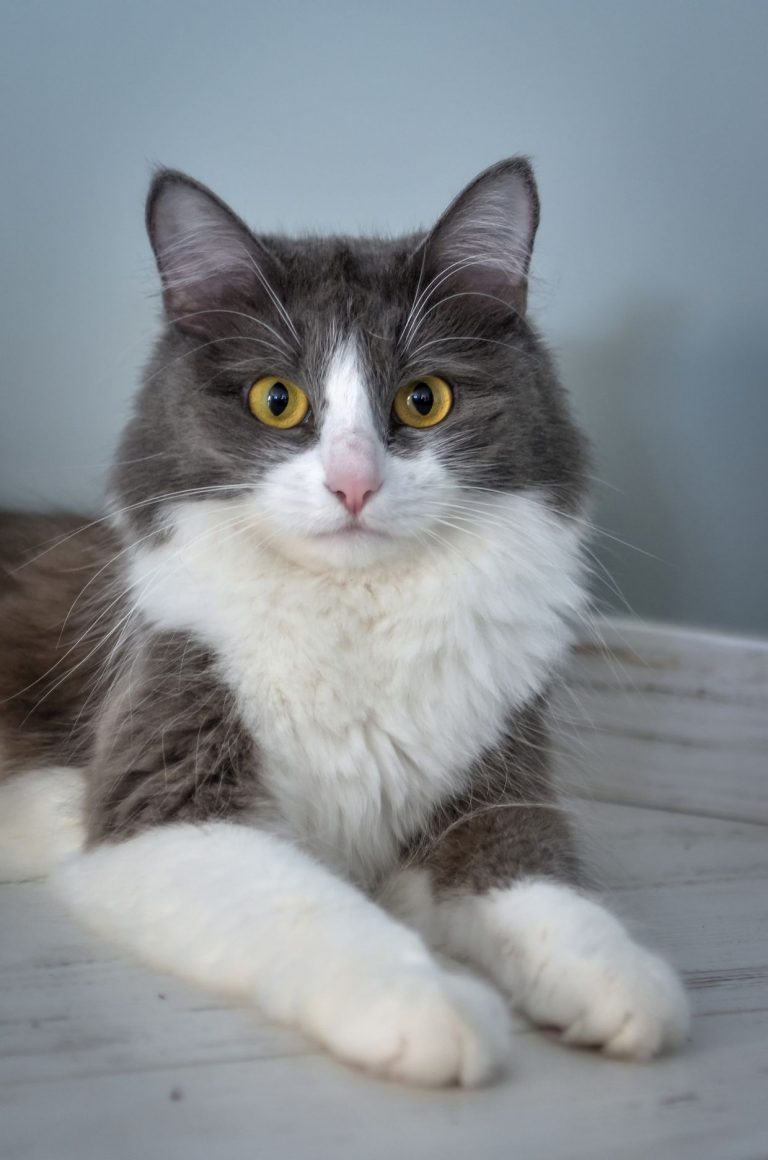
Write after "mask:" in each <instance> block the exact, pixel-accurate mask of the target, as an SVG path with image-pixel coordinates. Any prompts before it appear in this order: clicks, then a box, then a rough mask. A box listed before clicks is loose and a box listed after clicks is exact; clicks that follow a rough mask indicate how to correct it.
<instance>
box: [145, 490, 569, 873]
mask: <svg viewBox="0 0 768 1160" xmlns="http://www.w3.org/2000/svg"><path fill="white" fill-rule="evenodd" d="M238 502H242V501H231V502H230V503H227V504H214V503H210V502H201V503H198V504H190V505H187V506H184V507H181V508H179V510H178V512H177V513H176V521H175V530H174V533H173V536H172V537H171V539H170V540H169V541H168V542H167V543H166V544H165V545H164V546H162V547H158V548H153V549H151V550H150V551H140V552H138V553H137V554H136V555H135V557H134V559H133V563H132V570H133V577H132V579H133V582H134V584H135V585H136V592H137V597H138V604H139V606H140V607H141V608H142V610H143V612H144V614H145V616H147V617H148V618H149V619H150V620H151V621H152V623H154V624H155V625H156V626H157V627H159V628H163V629H174V630H181V631H189V632H192V633H194V634H195V635H196V636H198V637H199V638H200V639H202V640H203V641H204V642H205V643H206V644H207V645H208V646H209V647H211V648H212V649H213V650H214V651H215V653H216V655H217V656H218V658H219V663H220V669H221V673H222V676H223V678H224V679H225V680H226V681H227V682H228V683H229V685H230V686H231V688H233V690H234V691H235V692H236V694H237V697H238V700H239V704H240V709H241V712H242V715H243V718H244V720H245V722H246V723H247V725H248V727H249V728H250V729H251V730H252V731H253V733H254V735H255V737H256V738H257V741H258V746H259V750H260V753H261V758H262V763H263V768H262V777H263V779H264V783H265V784H266V786H267V787H268V788H269V791H270V794H271V796H272V797H273V798H274V800H275V802H276V806H277V811H278V814H279V818H280V823H281V824H282V825H284V826H285V827H287V828H288V829H289V830H290V832H291V833H292V834H293V836H294V837H295V838H297V839H298V840H300V841H301V842H303V843H304V844H306V845H307V846H308V847H310V848H311V849H313V850H314V851H315V852H316V853H317V854H318V855H319V856H321V857H322V858H324V859H325V860H326V861H327V862H329V863H331V864H335V865H339V866H342V867H343V868H344V869H345V871H346V872H347V873H348V874H352V875H353V876H355V877H357V878H359V879H361V880H363V881H365V880H370V879H371V878H372V877H373V876H375V875H376V874H377V873H380V872H381V871H382V870H384V869H385V868H386V867H387V866H388V865H389V864H390V863H391V860H392V859H393V857H394V855H395V853H396V850H397V848H398V846H399V844H400V843H401V841H403V840H404V839H405V838H406V837H407V836H408V835H409V834H411V833H413V832H414V831H415V830H416V829H417V827H418V826H419V825H420V824H421V823H423V822H424V821H425V819H426V817H427V816H428V814H429V812H430V811H431V809H432V808H433V807H434V805H435V803H436V802H437V801H438V800H439V799H440V798H442V797H444V796H445V795H446V794H447V793H450V792H452V791H454V790H456V789H458V788H460V787H461V785H462V784H463V779H464V777H465V775H466V772H467V770H468V767H469V765H470V764H471V762H472V761H473V759H475V758H476V757H478V756H479V754H480V753H481V752H482V751H483V750H485V749H487V748H488V747H489V746H492V745H493V744H494V742H496V741H497V740H498V738H499V735H500V733H501V730H502V729H503V726H504V722H505V719H506V717H507V715H508V713H509V711H510V709H512V708H514V707H515V706H519V705H522V704H525V703H526V702H527V701H529V700H530V698H531V697H532V696H533V695H534V694H535V693H536V692H537V691H539V690H540V689H541V688H542V686H543V685H544V684H545V683H546V681H547V680H548V678H549V677H550V676H551V674H552V670H553V667H554V666H555V665H556V664H557V662H558V660H559V659H560V656H561V654H562V652H563V650H564V648H565V647H566V645H567V643H568V629H567V624H566V619H565V618H567V617H568V616H569V615H570V614H573V613H574V612H576V611H577V610H578V609H579V607H580V605H581V600H582V597H581V588H580V584H579V563H578V560H579V551H578V532H577V530H576V527H575V525H571V524H569V523H566V521H564V520H562V519H561V518H560V517H558V516H555V515H554V514H553V513H551V512H550V511H549V510H548V509H546V508H545V507H544V505H543V504H542V503H541V502H539V501H537V500H536V499H535V498H533V497H526V496H521V495H515V496H509V497H507V499H506V500H505V503H506V504H507V506H508V511H507V512H506V518H505V519H504V521H503V531H500V530H499V528H501V526H502V525H501V523H499V525H498V526H495V528H494V531H493V534H492V535H489V534H487V533H486V534H484V535H483V534H477V533H474V534H473V535H469V534H462V533H458V535H457V539H456V540H455V541H454V543H453V544H447V543H446V545H445V547H440V548H437V549H436V550H435V551H434V552H426V553H425V552H423V551H420V552H419V553H418V555H414V557H413V558H411V559H410V560H408V561H407V562H406V563H403V562H399V563H397V564H389V565H385V566H382V567H381V569H380V570H377V571H376V573H375V574H372V573H371V572H348V573H346V574H345V575H335V576H331V577H329V576H328V575H317V574H314V573H312V572H310V571H308V570H306V569H303V568H299V567H298V566H296V565H293V564H291V563H288V562H287V561H285V560H283V559H282V558H280V557H278V556H276V555H274V554H272V553H270V552H266V551H264V550H263V549H261V548H260V547H259V545H258V536H257V535H256V534H255V533H253V532H241V533H238V534H236V535H233V534H232V531H231V526H230V521H231V519H232V517H233V515H236V514H237V512H236V508H237V503H238ZM217 526H221V527H223V528H224V529H229V530H224V531H223V532H222V533H221V534H220V535H217V534H216V533H215V531H214V529H215V528H216V527H217Z"/></svg>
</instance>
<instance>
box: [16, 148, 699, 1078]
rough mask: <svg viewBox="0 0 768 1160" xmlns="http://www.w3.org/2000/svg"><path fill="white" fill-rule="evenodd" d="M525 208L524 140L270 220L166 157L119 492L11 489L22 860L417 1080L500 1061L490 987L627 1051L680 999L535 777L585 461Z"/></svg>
mask: <svg viewBox="0 0 768 1160" xmlns="http://www.w3.org/2000/svg"><path fill="white" fill-rule="evenodd" d="M538 216H539V202H538V194H537V190H536V185H535V180H534V175H533V171H532V168H531V166H530V164H529V163H528V162H527V161H526V160H525V159H522V158H519V157H514V158H511V159H508V160H505V161H502V162H500V163H498V164H496V165H494V166H492V167H491V168H490V169H488V170H486V171H485V172H483V173H482V174H480V176H479V177H477V178H476V179H475V180H474V181H473V182H472V183H471V184H470V185H469V186H468V187H467V188H466V189H464V190H463V192H462V193H460V194H459V196H458V197H457V198H456V199H455V200H454V201H453V202H452V203H451V204H450V206H449V207H448V209H447V210H446V211H445V213H444V214H443V215H442V217H440V219H439V220H438V222H437V224H436V225H435V226H434V227H433V228H432V229H431V230H429V231H427V232H421V233H416V234H413V235H409V236H405V237H398V238H395V239H382V238H352V237H311V236H307V237H299V238H289V237H284V236H264V235H257V234H254V233H252V232H251V230H250V229H249V228H248V227H247V226H246V225H245V224H244V223H243V221H242V220H241V219H240V218H238V217H237V216H235V214H234V213H233V212H232V211H231V210H230V209H229V208H228V207H227V206H226V205H225V204H224V203H223V202H222V201H221V200H220V199H219V198H218V197H217V196H215V194H213V193H212V192H211V191H209V190H208V189H207V188H206V187H204V186H203V185H201V184H199V183H198V182H196V181H194V180H192V179H191V178H189V177H187V176H185V175H183V174H182V173H179V172H176V171H173V170H161V171H159V172H158V173H157V174H156V175H155V177H154V180H153V182H152V185H151V189H150V192H149V196H148V201H147V227H148V232H149V237H150V240H151V243H152V246H153V249H154V253H155V256H156V259H157V264H158V269H159V273H160V278H161V284H162V294H163V306H164V327H163V332H162V334H161V336H160V338H159V341H158V342H157V345H156V347H155V350H154V354H153V355H152V357H151V361H150V362H149V365H148V369H147V371H146V374H145V377H144V382H143V385H142V387H141V390H140V392H139V395H138V399H137V402H136V405H135V410H134V412H133V415H132V417H131V419H130V421H129V423H128V425H127V428H126V430H125V433H124V435H123V437H122V440H121V443H120V447H119V451H118V453H117V456H116V460H115V463H114V467H113V470H112V475H111V482H110V486H109V507H108V510H107V515H106V516H105V517H104V518H101V519H95V520H92V521H90V522H89V521H88V520H86V519H85V518H84V517H78V516H74V515H73V516H25V515H21V514H13V513H7V514H5V515H4V516H2V517H1V518H0V564H2V568H0V586H1V588H0V591H2V597H1V601H0V749H1V750H2V753H0V765H2V768H3V770H4V774H3V781H2V784H0V794H1V795H2V799H3V800H2V801H0V816H1V817H2V819H3V821H2V823H0V824H1V825H2V835H1V836H2V840H3V842H4V843H5V848H6V853H7V855H8V856H9V857H11V858H15V859H16V866H17V869H19V868H20V869H19V872H27V873H37V872H39V871H40V867H48V868H49V869H50V870H51V873H52V880H53V882H54V884H55V887H56V889H57V890H58V891H59V892H60V894H61V896H62V897H63V899H64V900H65V902H66V903H67V904H68V906H69V907H70V908H71V910H72V911H73V913H74V914H75V915H76V916H77V917H78V918H79V919H80V920H82V921H83V922H84V923H86V924H88V925H89V926H91V927H92V928H94V929H95V930H96V931H98V932H100V933H101V934H102V935H104V936H106V937H107V938H108V939H111V940H113V941H115V942H117V943H118V944H120V945H122V946H124V947H126V948H129V949H130V950H132V951H134V952H136V953H138V954H139V955H140V956H143V957H144V959H146V960H147V961H149V962H150V963H153V964H155V965H156V966H159V967H161V968H164V969H169V970H171V971H175V972H177V973H179V974H181V975H183V976H185V977H186V978H187V979H189V980H192V981H193V982H195V983H197V984H200V985H202V986H204V987H208V988H212V989H214V990H217V991H219V992H226V993H230V994H232V995H236V996H238V997H240V998H241V999H243V1000H245V1001H248V1002H252V1003H253V1004H255V1005H257V1006H258V1007H260V1008H261V1009H262V1010H263V1011H264V1012H266V1013H267V1014H268V1015H270V1016H272V1017H274V1018H275V1019H277V1020H280V1021H282V1022H283V1023H285V1024H288V1025H292V1026H294V1027H297V1028H299V1029H300V1030H301V1031H303V1032H304V1033H305V1034H306V1035H308V1036H310V1037H312V1038H313V1039H314V1040H316V1041H318V1042H319V1043H321V1044H323V1045H324V1046H325V1047H326V1048H327V1049H328V1050H329V1051H330V1052H332V1053H334V1054H335V1055H336V1056H337V1057H338V1058H339V1059H341V1060H344V1061H346V1062H348V1063H350V1064H353V1065H357V1066H358V1067H360V1068H363V1069H366V1070H368V1071H370V1072H373V1073H377V1074H380V1075H383V1076H387V1077H391V1078H396V1079H399V1080H401V1081H405V1082H411V1083H414V1084H424V1085H433V1086H437V1085H448V1084H461V1085H465V1086H473V1085H478V1084H482V1083H485V1082H488V1081H490V1080H491V1079H493V1078H494V1077H495V1076H497V1075H498V1074H499V1073H500V1072H502V1071H503V1070H504V1067H505V1063H506V1060H507V1056H508V1053H509V1050H510V1042H511V1034H510V1025H509V1006H510V1005H511V1006H514V1007H515V1008H517V1009H518V1010H519V1011H520V1012H522V1013H523V1014H524V1015H526V1016H527V1017H528V1018H529V1019H530V1020H531V1021H532V1022H533V1023H535V1024H539V1025H543V1026H545V1027H548V1028H554V1029H557V1030H558V1031H559V1033H560V1035H561V1037H562V1039H563V1041H564V1042H565V1043H567V1044H573V1045H589V1046H595V1047H599V1048H601V1049H602V1050H603V1051H604V1052H606V1053H607V1054H609V1055H612V1056H616V1057H628V1058H636V1059H646V1058H649V1057H651V1056H653V1055H656V1054H658V1053H661V1052H663V1051H666V1050H669V1049H672V1048H675V1047H676V1046H678V1045H679V1044H681V1042H682V1041H683V1040H684V1038H685V1036H686V1034H687V1028H688V1010H687V1002H686V997H685V994H684V991H683V989H682V986H681V984H680V982H679V981H678V978H677V976H676V975H675V973H674V972H673V970H672V968H671V967H670V966H668V965H667V963H666V962H665V961H664V960H663V959H661V958H659V957H657V956H656V955H655V954H653V953H651V952H650V951H648V950H645V949H644V948H642V947H641V946H639V945H638V944H637V943H636V942H635V941H633V939H632V937H631V936H630V934H629V933H628V932H627V930H626V929H625V927H624V925H623V924H622V923H621V922H620V921H619V920H618V919H617V918H616V917H614V916H613V915H612V914H611V913H610V912H609V910H607V909H606V908H605V906H604V905H603V904H602V903H601V901H600V900H599V899H598V898H597V897H596V896H595V895H593V894H592V893H591V892H590V890H589V885H588V883H587V881H586V878H585V875H584V872H583V870H582V868H581V863H580V860H579V857H578V854H577V851H576V848H575V844H574V839H573V837H572V835H571V832H570V826H569V822H568V819H567V817H566V814H565V811H564V809H563V807H562V805H561V804H559V802H558V799H557V796H556V792H555V789H554V786H553V783H552V778H551V775H550V773H549V755H548V754H549V743H548V740H547V713H548V709H547V704H548V696H549V691H550V688H551V685H552V682H553V679H554V677H555V674H556V673H557V671H558V668H559V666H560V664H561V662H562V660H563V658H564V656H565V655H566V653H567V650H568V647H569V644H570V641H571V637H572V632H573V627H572V626H573V625H574V623H575V622H576V621H577V620H578V618H579V616H580V615H581V614H582V613H583V610H584V606H585V599H586V597H585V591H584V582H583V568H582V562H581V561H582V544H583V538H584V527H585V520H584V518H583V513H584V504H585V500H586V494H587V479H588V475H587V452H586V449H585V445H584V439H583V437H582V435H581V434H580V432H579V431H578V429H577V428H576V426H575V425H574V423H573V421H572V419H571V417H570V415H569V411H568V406H567V402H566V399H565V396H564V393H563V390H562V388H561V386H560V385H559V383H558V379H557V376H556V372H555V369H554V367H553V362H552V360H551V358H550V356H549V354H548V352H547V350H546V347H545V346H544V344H543V342H542V340H541V339H540V338H539V336H538V334H537V333H536V331H535V329H534V328H533V326H532V325H531V323H530V322H529V321H528V320H527V317H526V287H527V278H528V269H529V263H530V259H531V252H532V247H533V241H534V236H535V233H536V228H537V224H538ZM35 827H36V828H35ZM438 954H439V955H440V957H439V958H438V957H436V956H437V955H438ZM443 956H447V957H448V958H449V960H450V959H451V958H452V959H454V960H461V961H462V962H463V963H464V964H471V965H472V966H474V968H476V974H474V975H470V974H469V973H467V971H466V970H459V969H458V968H457V969H452V968H450V967H447V966H444V965H442V964H443V961H444V959H443ZM481 976H482V977H481Z"/></svg>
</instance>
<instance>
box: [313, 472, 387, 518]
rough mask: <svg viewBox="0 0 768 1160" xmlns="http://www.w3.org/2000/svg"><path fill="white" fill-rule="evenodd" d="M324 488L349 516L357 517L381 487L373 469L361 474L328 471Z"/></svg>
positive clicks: (379, 478) (377, 475) (378, 477)
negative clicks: (334, 497)
mask: <svg viewBox="0 0 768 1160" xmlns="http://www.w3.org/2000/svg"><path fill="white" fill-rule="evenodd" d="M325 486H326V487H327V488H328V490H329V491H330V492H333V494H334V495H335V496H336V498H337V499H338V500H340V501H341V503H343V504H344V507H345V508H346V509H347V511H348V512H349V514H350V515H353V516H357V515H359V514H360V512H361V511H362V510H363V508H364V507H365V505H366V504H367V503H368V500H369V499H372V498H373V496H375V494H376V492H377V491H378V490H379V488H380V487H381V477H380V476H379V474H378V473H377V472H376V471H375V470H374V469H371V470H368V471H362V472H350V471H339V472H335V471H329V472H328V473H327V474H326V477H325Z"/></svg>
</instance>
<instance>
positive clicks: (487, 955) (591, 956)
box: [384, 713, 689, 1059]
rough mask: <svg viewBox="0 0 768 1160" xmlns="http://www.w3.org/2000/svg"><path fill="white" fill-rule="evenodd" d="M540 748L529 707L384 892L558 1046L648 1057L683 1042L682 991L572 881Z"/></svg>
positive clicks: (573, 866) (570, 858)
mask: <svg viewBox="0 0 768 1160" xmlns="http://www.w3.org/2000/svg"><path fill="white" fill-rule="evenodd" d="M545 749H546V738H545V736H544V733H543V729H542V727H541V725H540V722H538V721H537V720H536V715H535V714H531V713H529V714H526V715H525V716H523V717H521V718H520V720H519V721H518V722H517V725H516V729H515V734H514V736H510V738H509V739H508V741H507V743H506V744H505V746H504V748H503V750H500V751H499V752H498V753H496V754H489V755H487V756H486V759H485V760H484V762H483V769H482V771H478V778H477V779H476V782H475V785H474V789H473V792H472V794H470V795H467V797H466V799H464V800H463V801H456V802H455V803H453V804H452V806H451V808H450V809H449V810H448V811H447V812H444V813H443V814H442V815H441V818H440V819H436V822H435V827H434V829H433V832H432V834H431V835H425V837H424V841H423V843H422V844H421V846H420V848H418V849H415V850H414V851H411V854H410V856H409V857H408V858H406V859H405V861H404V867H403V869H402V870H401V871H400V872H399V873H398V874H397V875H395V876H394V877H393V879H392V880H391V881H390V882H389V883H388V884H387V886H386V888H385V891H384V899H385V901H386V903H387V905H388V906H389V907H390V908H391V909H392V910H393V911H394V912H395V913H397V914H399V915H400V917H402V918H404V919H405V920H406V921H408V922H409V923H410V924H411V925H413V926H414V927H416V928H417V929H420V930H421V931H422V933H423V934H424V935H425V937H426V938H427V939H428V941H430V942H431V943H432V944H433V945H434V946H436V947H437V948H440V949H442V950H444V951H445V952H447V953H448V954H453V955H456V956H458V957H460V958H463V959H465V960H468V961H471V962H474V963H476V964H477V965H478V966H480V967H482V968H483V970H484V971H485V972H486V973H487V974H488V975H489V976H490V977H491V978H492V979H493V980H494V981H495V982H496V983H497V984H498V985H499V986H500V987H501V988H502V989H503V990H504V991H505V992H506V993H507V994H508V995H509V996H510V997H511V999H512V1001H513V1003H514V1005H515V1006H516V1007H517V1008H518V1009H519V1010H520V1011H522V1012H523V1013H524V1014H525V1015H527V1016H528V1017H529V1018H530V1019H531V1020H532V1021H533V1022H535V1023H538V1024H540V1025H541V1026H545V1027H554V1028H558V1029H559V1030H560V1031H561V1033H562V1038H563V1040H564V1041H565V1042H566V1043H569V1044H574V1045H576V1044H578V1045H584V1046H597V1047H600V1048H602V1049H603V1050H604V1051H605V1052H606V1053H608V1054H610V1055H614V1056H619V1057H622V1056H623V1057H627V1058H634V1059H646V1058H649V1057H651V1056H653V1055H656V1054H658V1053H660V1052H662V1051H665V1050H669V1049H672V1048H674V1047H676V1046H678V1045H679V1044H680V1043H681V1042H682V1040H683V1039H684V1038H685V1035H686V1033H687V1029H688V1022H689V1016H688V1004H687V1000H686V996H685V994H684V991H683V988H682V986H681V984H680V982H679V980H678V978H677V976H676V974H675V973H674V971H673V970H672V968H671V967H670V966H669V965H668V964H667V963H666V962H665V961H664V960H663V959H661V958H659V957H658V956H657V955H656V954H654V953H652V952H651V951H648V950H646V949H645V948H644V947H642V946H640V945H639V944H638V943H637V942H635V941H634V939H633V938H632V937H631V935H630V934H629V932H628V931H627V929H626V928H625V926H624V925H623V923H621V922H620V921H619V919H618V918H616V917H615V916H614V915H613V914H612V913H611V912H610V911H609V910H608V909H607V908H606V907H605V906H604V905H603V904H602V903H601V902H600V901H599V899H598V898H596V897H594V896H592V895H590V893H589V892H588V891H586V890H585V889H584V888H583V886H582V885H581V876H580V873H579V870H578V863H577V859H576V855H575V853H574V850H573V846H572V843H571V837H570V833H569V829H568V825H567V822H566V820H565V818H564V817H563V814H562V813H561V811H560V810H559V808H558V806H557V803H556V801H555V800H554V798H553V795H552V794H551V791H549V790H548V789H547V780H548V779H547V773H546V764H545Z"/></svg>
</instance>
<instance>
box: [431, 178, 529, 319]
mask: <svg viewBox="0 0 768 1160" xmlns="http://www.w3.org/2000/svg"><path fill="white" fill-rule="evenodd" d="M538 224H539V198H538V194H537V192H536V182H535V180H534V176H533V170H532V168H531V166H530V163H529V162H528V161H527V160H526V159H525V158H524V157H510V158H508V159H507V160H506V161H499V162H498V164H496V165H492V166H491V167H490V169H486V170H485V171H484V172H483V173H481V174H480V175H479V177H476V178H475V180H474V181H473V182H471V184H470V185H468V186H467V187H466V189H464V190H463V191H462V192H461V193H460V194H459V196H458V197H457V198H456V199H455V200H454V201H453V202H451V204H450V205H449V206H448V209H447V210H446V211H445V213H444V214H443V215H442V217H441V218H440V220H439V221H438V223H437V225H436V226H435V227H434V229H433V230H432V232H431V233H430V234H429V235H428V236H427V238H426V240H425V242H424V245H423V248H422V251H421V256H422V262H423V274H422V279H421V283H422V287H423V288H425V287H427V286H428V285H429V283H430V282H432V283H433V287H434V292H435V293H436V294H437V293H440V294H446V295H447V294H451V293H462V292H463V293H474V294H489V295H492V296H493V297H495V298H500V299H502V301H503V302H505V303H507V304H508V305H510V306H512V307H513V308H514V309H515V310H517V311H518V312H519V313H520V314H522V313H524V311H525V304H526V296H527V286H528V267H529V265H530V261H531V252H532V250H533V239H534V237H535V235H536V227H537V226H538Z"/></svg>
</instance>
